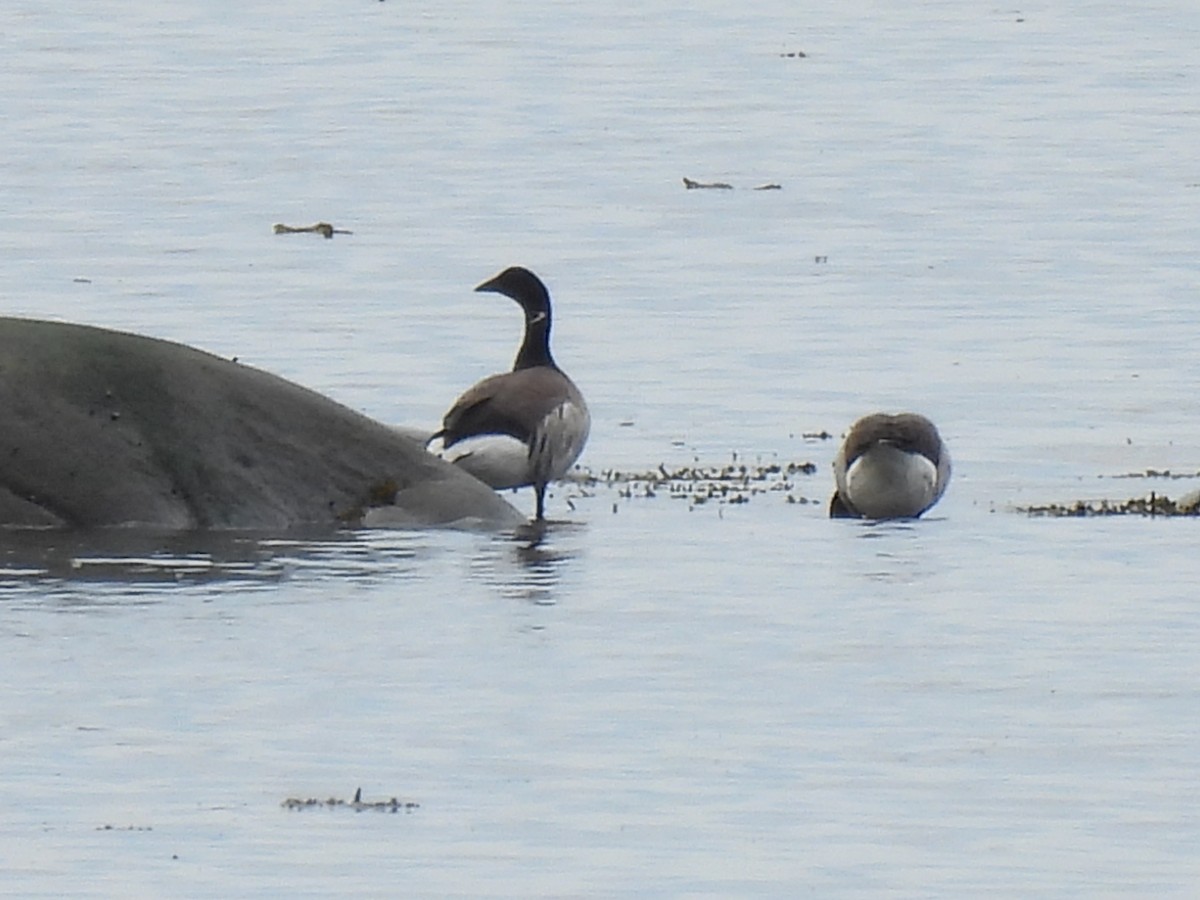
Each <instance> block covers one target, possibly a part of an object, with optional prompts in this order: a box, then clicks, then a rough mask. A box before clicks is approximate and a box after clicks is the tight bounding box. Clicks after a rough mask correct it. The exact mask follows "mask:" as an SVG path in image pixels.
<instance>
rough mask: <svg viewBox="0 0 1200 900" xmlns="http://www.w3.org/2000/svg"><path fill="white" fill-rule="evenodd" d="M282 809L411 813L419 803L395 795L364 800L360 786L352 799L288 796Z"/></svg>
mask: <svg viewBox="0 0 1200 900" xmlns="http://www.w3.org/2000/svg"><path fill="white" fill-rule="evenodd" d="M280 806H282V807H283V808H284V809H352V810H354V811H355V812H366V811H368V810H370V811H373V812H390V813H398V812H405V813H411V812H413V811H414V810H417V809H420V808H421V804H420V803H415V802H413V801H412V800H400V799H399V798H397V797H392V798H390V799H388V800H374V801H370V800H364V799H363V798H362V788H359V789H358V790H356V791H355V792H354V799H353V800H342V799H341V798H340V797H330V798H329V799H328V800H318V799H316V798H315V797H310V798H308V799H307V800H300V799H298V798H296V797H288V798H287V799H286V800H284V801H283V803H281V804H280Z"/></svg>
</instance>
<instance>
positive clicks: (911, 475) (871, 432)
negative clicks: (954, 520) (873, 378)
mask: <svg viewBox="0 0 1200 900" xmlns="http://www.w3.org/2000/svg"><path fill="white" fill-rule="evenodd" d="M833 476H834V478H835V479H836V481H837V490H836V491H835V493H834V495H833V499H832V500H831V501H830V503H829V515H830V517H831V518H835V519H836V518H863V519H912V518H916V517H917V516H919V515H921V513H923V512H925V510H927V509H929V508H930V507H931V506H933V505H934V504H935V503H937V502H938V500H939V499H941V496H942V494H943V493H945V491H946V485H947V484H948V483H949V481H950V453H949V452H948V451H947V450H946V446H945V445H944V444H943V443H942V438H941V435H939V434H938V430H937V428H936V427H934V424H933V423H932V422H930V421H929V420H928V419H927V418H925V417H924V416H919V415H917V414H916V413H900V414H898V415H889V414H887V413H873V414H871V415H869V416H864V417H863V418H861V419H859V420H858V421H857V422H855V423H854V425H853V427H851V429H850V433H849V434H847V435H846V440H845V441H844V442H843V443H842V448H841V450H839V451H838V455H837V458H836V459H835V460H834V461H833Z"/></svg>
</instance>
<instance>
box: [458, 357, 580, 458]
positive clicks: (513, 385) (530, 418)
mask: <svg viewBox="0 0 1200 900" xmlns="http://www.w3.org/2000/svg"><path fill="white" fill-rule="evenodd" d="M578 394H579V392H578V390H577V389H576V388H575V385H573V384H572V383H571V380H570V379H569V378H567V376H566V375H564V374H563V373H562V372H560V371H559V370H558V369H552V368H550V367H549V366H538V367H536V368H532V369H519V370H517V371H515V372H505V373H504V374H502V375H493V376H491V377H490V378H485V379H484V380H483V381H481V382H479V383H478V384H476V385H475V386H474V387H472V388H471V389H470V390H468V391H467V392H466V393H465V394H463V395H462V396H461V397H459V398H458V400H456V401H455V403H454V406H452V407H451V408H450V411H449V412H448V413H446V417H445V419H443V420H442V430H441V431H440V432H439V433H438V435H437V436H438V437H441V438H442V441H443V444H444V446H446V447H450V446H453V445H454V444H456V443H457V442H458V441H461V440H463V439H465V438H469V437H475V436H477V435H482V434H507V435H510V436H511V437H514V438H516V439H517V440H519V441H523V442H526V443H528V442H529V440H530V439H531V438H532V437H533V434H534V431H535V429H536V428H537V427H538V424H539V423H540V422H541V421H542V419H543V418H545V416H546V415H547V414H549V413H550V411H551V410H553V409H554V408H555V407H557V406H558V405H559V404H560V403H562V402H563V400H564V399H567V398H570V397H576V396H578Z"/></svg>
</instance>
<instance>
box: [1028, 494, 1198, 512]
mask: <svg viewBox="0 0 1200 900" xmlns="http://www.w3.org/2000/svg"><path fill="white" fill-rule="evenodd" d="M1017 509H1018V511H1019V512H1024V513H1028V514H1029V515H1031V516H1049V517H1051V518H1089V517H1094V516H1149V517H1154V516H1196V515H1200V491H1192V492H1191V493H1189V494H1185V495H1183V496H1182V497H1180V498H1179V499H1178V500H1172V499H1171V498H1170V497H1167V496H1165V495H1162V494H1158V493H1155V492H1153V491H1151V492H1150V495H1149V496H1148V497H1134V498H1132V499H1130V500H1120V501H1118V500H1076V501H1075V502H1074V503H1069V504H1061V503H1049V504H1046V505H1044V506H1021V507H1017Z"/></svg>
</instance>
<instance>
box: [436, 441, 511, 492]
mask: <svg viewBox="0 0 1200 900" xmlns="http://www.w3.org/2000/svg"><path fill="white" fill-rule="evenodd" d="M429 449H430V450H432V451H433V452H435V453H437V455H438V456H440V457H441V458H442V459H444V460H446V461H447V462H452V463H454V464H455V465H456V466H458V467H459V468H460V469H464V470H465V471H467V472H469V473H470V474H471V475H473V476H475V477H476V478H478V479H479V480H480V481H482V482H483V483H484V484H486V485H490V486H491V487H493V488H495V489H496V490H498V491H499V490H505V489H506V488H517V487H524V486H525V485H527V484H532V483H533V478H532V473H531V471H530V466H529V447H528V446H526V445H525V444H524V443H523V442H521V441H518V440H517V439H516V438H514V437H509V436H508V435H506V434H485V435H480V436H479V437H473V438H466V439H464V440H461V441H459V442H458V443H457V444H455V445H454V446H453V447H451V448H450V449H449V450H446V449H444V448H442V447H441V446H440V444H437V443H435V444H432V445H430V448H429Z"/></svg>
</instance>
